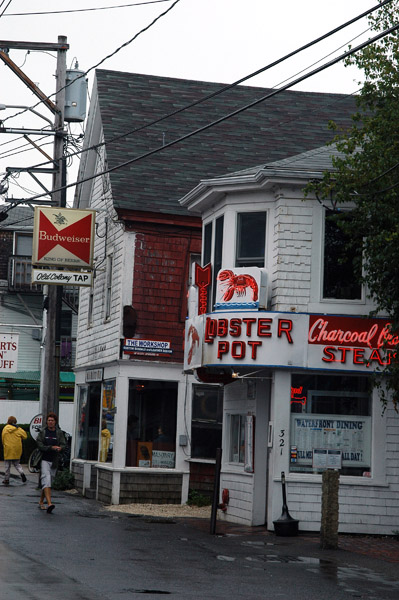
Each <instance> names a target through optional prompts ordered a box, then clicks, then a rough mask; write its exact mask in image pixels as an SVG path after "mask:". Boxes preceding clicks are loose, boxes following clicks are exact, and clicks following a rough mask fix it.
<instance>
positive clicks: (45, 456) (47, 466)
mask: <svg viewBox="0 0 399 600" xmlns="http://www.w3.org/2000/svg"><path fill="white" fill-rule="evenodd" d="M36 444H37V447H38V448H39V450H40V452H41V453H42V460H41V466H40V484H41V486H42V492H41V494H40V500H39V508H40V509H42V510H47V512H48V513H51V512H53V510H54V508H55V506H54V504H53V503H52V501H51V485H52V482H53V479H54V477H55V474H56V473H57V468H58V463H59V458H60V455H61V452H62V451H63V450H64V448H65V446H66V440H65V436H64V432H63V431H62V430H61V429H60V427H59V426H58V417H57V415H56V414H55V413H53V412H50V413H49V414H48V415H47V419H46V427H43V429H42V430H41V431H40V432H39V435H38V436H37V439H36ZM44 500H46V502H47V507H46V505H45V504H44Z"/></svg>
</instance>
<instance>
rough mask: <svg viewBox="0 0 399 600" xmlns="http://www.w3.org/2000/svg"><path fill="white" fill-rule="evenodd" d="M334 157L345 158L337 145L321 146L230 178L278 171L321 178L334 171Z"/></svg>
mask: <svg viewBox="0 0 399 600" xmlns="http://www.w3.org/2000/svg"><path fill="white" fill-rule="evenodd" d="M333 156H341V157H343V156H344V155H343V153H342V152H339V151H338V150H337V149H336V147H335V144H332V145H331V146H321V147H320V148H315V149H312V150H308V151H307V152H301V153H300V154H295V155H294V156H290V157H289V158H284V159H282V160H276V161H273V162H269V163H266V164H264V165H257V166H254V167H251V168H250V169H242V170H240V171H236V172H235V173H231V174H230V176H231V177H242V176H243V175H249V176H251V175H257V174H258V173H259V172H260V171H264V172H265V173H267V172H269V171H273V172H277V171H278V172H279V173H286V174H287V175H288V176H289V175H290V174H298V173H301V172H302V173H305V174H309V173H312V174H313V175H314V176H316V175H318V176H319V177H321V176H322V174H323V173H324V171H333V170H334V168H333V163H332V157H333Z"/></svg>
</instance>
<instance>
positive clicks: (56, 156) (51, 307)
mask: <svg viewBox="0 0 399 600" xmlns="http://www.w3.org/2000/svg"><path fill="white" fill-rule="evenodd" d="M10 48H14V49H18V50H43V51H47V52H57V70H56V74H55V75H56V93H55V103H54V102H52V101H51V100H50V98H49V97H48V96H47V95H46V94H45V93H44V92H42V91H41V90H40V89H39V88H38V86H37V85H36V84H35V83H34V82H33V81H32V80H31V79H29V77H28V76H27V75H26V74H25V73H24V72H23V71H22V70H21V69H20V68H19V67H18V66H17V65H16V64H15V63H14V62H13V60H12V59H11V58H10V57H9V54H8V51H9V49H10ZM68 49H69V46H68V44H67V38H66V36H63V35H60V36H58V42H57V43H48V42H25V41H10V40H0V60H1V61H2V62H3V63H4V64H5V65H7V67H9V68H10V69H11V71H13V73H14V74H15V75H16V76H17V77H19V79H20V80H21V81H22V82H23V83H24V84H25V85H26V86H27V87H28V88H29V89H30V90H31V91H32V92H33V93H34V94H35V96H36V97H37V98H39V100H40V101H41V102H42V103H43V105H44V106H46V107H47V108H48V109H49V110H50V111H51V112H52V113H53V114H54V132H53V133H54V134H55V137H54V150H53V165H52V167H51V168H49V169H47V168H43V169H36V170H35V169H34V168H33V169H32V172H33V171H35V172H36V173H39V172H40V173H47V174H52V176H53V180H52V191H51V192H49V193H50V195H51V202H49V201H46V200H44V201H42V202H39V203H40V204H50V205H52V206H54V208H55V210H56V207H57V206H58V207H64V206H65V205H66V190H65V187H64V186H65V184H66V163H65V156H64V143H65V135H66V132H65V131H64V113H65V84H66V52H67V50H68ZM28 110H31V109H29V108H28ZM33 112H35V111H33ZM0 132H4V133H16V132H17V130H15V129H12V130H11V129H8V128H6V127H0ZM18 133H22V134H26V130H24V129H22V130H21V131H18ZM33 133H37V134H42V133H43V131H41V130H38V131H37V132H36V131H33ZM22 170H26V171H27V172H29V171H30V169H22ZM42 187H43V186H42ZM61 188H64V189H61ZM44 189H46V188H44ZM34 203H35V204H37V202H34ZM44 289H45V290H46V292H45V293H46V296H45V302H44V309H43V338H42V344H43V352H42V368H41V378H40V379H41V381H40V412H41V413H42V414H43V415H46V414H47V413H48V412H50V411H54V412H56V413H57V414H58V408H59V376H60V345H61V343H60V320H61V306H62V286H54V285H49V286H45V288H44Z"/></svg>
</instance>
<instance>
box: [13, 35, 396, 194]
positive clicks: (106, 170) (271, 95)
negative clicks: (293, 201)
mask: <svg viewBox="0 0 399 600" xmlns="http://www.w3.org/2000/svg"><path fill="white" fill-rule="evenodd" d="M398 29H399V24H397V25H394V26H393V27H390V28H389V29H385V30H384V31H382V32H381V33H379V34H377V35H376V36H374V37H373V38H371V39H369V40H367V41H366V42H363V43H362V44H359V45H358V46H356V47H355V48H351V49H350V50H348V51H347V52H345V53H344V54H341V55H340V56H338V57H336V58H334V59H332V60H331V61H329V62H328V63H326V64H325V65H322V66H321V67H318V68H317V69H314V70H313V71H311V72H310V73H307V74H306V75H302V76H301V77H299V78H297V79H295V80H294V81H293V82H291V83H288V84H286V85H285V86H283V87H281V88H279V89H277V90H274V91H273V92H270V93H269V94H267V95H266V96H263V97H262V98H259V99H258V100H255V101H253V102H250V103H249V104H246V105H245V106H243V107H241V108H239V109H237V110H235V111H233V112H231V113H229V114H227V115H225V116H223V117H220V118H219V119H216V120H215V121H212V122H211V123H208V124H207V125H204V126H203V127H199V128H198V129H195V130H194V131H191V132H189V133H187V134H185V135H183V136H181V137H180V138H177V139H175V140H173V141H172V142H169V143H167V144H165V145H163V146H158V147H157V148H154V149H153V150H149V151H148V152H145V153H144V154H141V155H139V156H136V157H135V158H132V159H130V160H127V161H125V162H123V163H121V164H119V165H116V166H114V167H110V168H109V169H105V170H103V171H100V172H99V173H96V174H95V175H92V176H90V177H85V178H84V179H80V180H79V181H75V182H73V183H70V184H68V185H65V186H61V187H60V188H58V189H56V190H53V192H58V191H61V190H65V189H69V188H71V187H75V186H77V185H81V184H82V183H86V182H87V181H92V180H93V179H96V178H97V177H101V176H102V175H107V174H108V173H112V172H113V171H117V170H118V169H122V168H123V167H126V166H128V165H131V164H133V163H135V162H138V161H139V160H142V159H143V158H148V157H149V156H152V155H154V154H157V153H158V152H161V151H163V150H166V149H167V148H170V147H172V146H175V145H176V144H179V143H180V142H183V141H185V140H187V139H189V138H191V137H193V136H195V135H197V134H199V133H202V132H204V131H207V130H208V129H210V128H211V127H214V126H215V125H219V124H220V123H223V122H224V121H227V120H228V119H231V118H232V117H235V116H237V115H239V114H241V113H242V112H244V111H246V110H248V109H250V108H253V107H254V106H257V105H258V104H261V103H262V102H264V101H265V100H269V99H270V98H272V97H274V96H276V95H277V94H280V93H282V92H284V91H286V90H287V89H289V88H290V87H292V86H294V85H297V84H298V83H301V82H302V81H305V79H308V78H309V77H312V76H313V75H316V74H317V73H320V72H321V71H324V70H325V69H327V68H329V67H331V66H333V65H335V64H336V63H338V62H339V61H341V60H343V59H345V58H347V57H348V56H351V55H352V54H355V53H356V52H359V50H362V49H363V48H366V47H367V46H369V45H370V44H373V43H374V42H376V41H378V40H380V39H381V38H383V37H385V36H387V35H389V34H391V33H393V32H394V31H397V30H398ZM46 195H47V194H37V195H36V196H33V197H32V198H29V199H27V200H24V202H32V201H34V200H37V199H39V198H42V197H43V196H46Z"/></svg>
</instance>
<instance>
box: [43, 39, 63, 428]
mask: <svg viewBox="0 0 399 600" xmlns="http://www.w3.org/2000/svg"><path fill="white" fill-rule="evenodd" d="M58 44H59V45H60V46H61V47H60V49H59V50H57V70H56V96H55V105H56V108H57V112H56V113H55V120H54V130H55V139H54V166H55V171H54V174H53V191H52V193H51V199H52V200H53V202H54V206H55V207H56V206H60V207H64V206H65V205H66V193H65V189H64V190H60V191H55V190H59V189H60V188H61V187H62V186H63V185H65V176H66V164H65V158H64V143H65V132H64V111H65V83H66V51H67V48H68V45H67V38H66V37H65V36H58ZM47 293H48V296H47V299H46V304H45V306H46V308H45V309H44V310H47V315H46V330H45V339H44V352H43V358H42V360H43V361H44V364H43V369H42V372H43V374H44V377H43V378H42V381H41V385H40V412H41V413H42V414H43V415H44V416H45V415H46V414H47V413H48V412H50V411H52V412H55V413H56V414H57V415H58V412H59V391H60V355H61V335H60V331H61V309H62V286H58V285H49V286H48V292H47Z"/></svg>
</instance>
